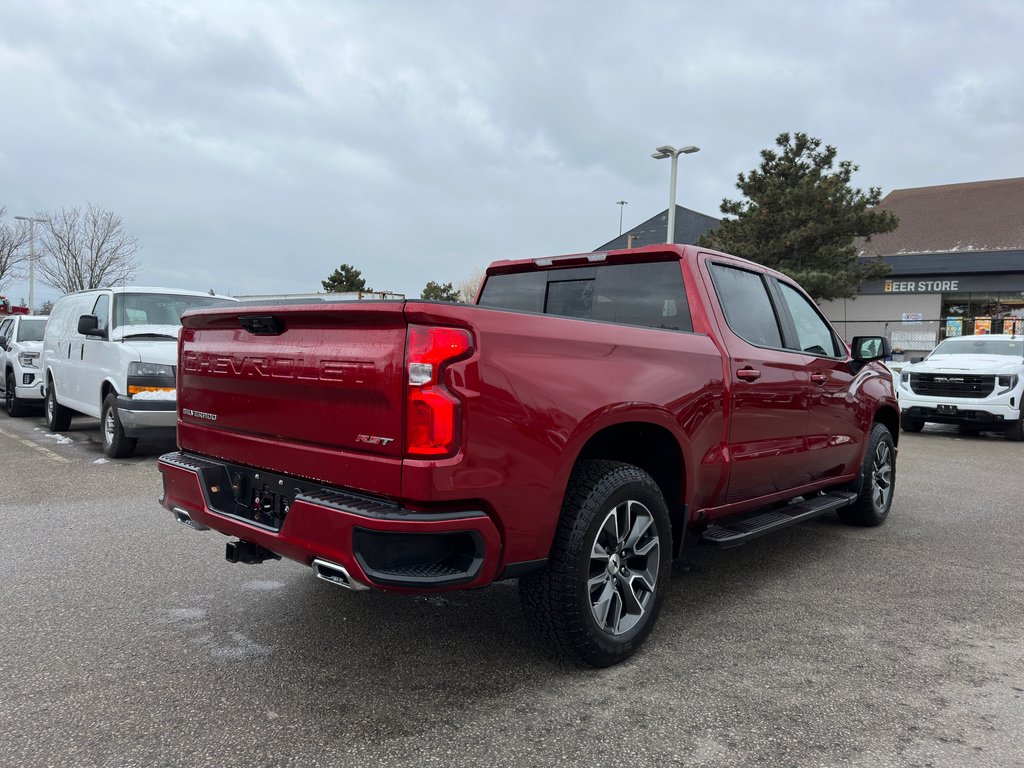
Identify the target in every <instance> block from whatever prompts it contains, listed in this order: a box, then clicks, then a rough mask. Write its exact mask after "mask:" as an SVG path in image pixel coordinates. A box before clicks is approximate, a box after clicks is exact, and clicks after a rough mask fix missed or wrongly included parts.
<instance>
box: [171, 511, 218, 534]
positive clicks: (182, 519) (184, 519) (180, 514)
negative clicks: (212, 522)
mask: <svg viewBox="0 0 1024 768" xmlns="http://www.w3.org/2000/svg"><path fill="white" fill-rule="evenodd" d="M171 514H173V515H174V519H175V520H177V521H178V522H179V523H181V524H182V525H187V526H188V527H189V528H191V529H192V530H193V531H208V530H210V529H209V528H208V527H207V526H205V525H203V524H202V523H200V522H198V521H196V520H193V519H192V515H190V514H189V513H188V512H187V511H185V510H184V509H182V508H181V507H174V509H172V510H171Z"/></svg>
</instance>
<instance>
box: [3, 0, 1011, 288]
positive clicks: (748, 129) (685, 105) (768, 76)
mask: <svg viewBox="0 0 1024 768" xmlns="http://www.w3.org/2000/svg"><path fill="white" fill-rule="evenodd" d="M1022 40H1024V3H1022V2H1019V0H1003V1H999V0H963V1H962V2H948V1H942V0H939V1H938V2H936V0H927V1H921V2H917V1H914V0H904V1H902V2H901V1H899V0H847V2H841V3H824V2H819V1H818V0H811V1H806V2H804V1H801V0H786V1H785V2H755V1H750V2H742V1H740V0H722V1H720V2H710V1H707V2H705V1H704V0H700V1H698V0H678V1H676V2H672V1H671V0H661V1H660V2H653V1H651V2H643V1H640V2H637V1H633V0H618V2H605V1H604V0H589V1H587V2H584V1H583V0H575V1H572V0H566V1H564V2H556V1H555V0H544V1H540V2H534V1H533V0H515V2H502V1H500V0H490V1H487V2H485V1H484V0H477V1H473V2H471V1H470V0H464V1H463V2H445V1H443V0H430V1H428V0H391V1H388V0H374V1H371V0H361V1H359V2H356V1H355V0H333V1H328V0H324V1H323V2H315V1H314V0H293V1H292V2H283V1H280V0H266V1H265V2H259V1H258V0H244V1H242V0H239V1H238V2H232V1H230V0H225V1H223V2H221V1H212V0H203V1H201V2H200V1H198V0H194V1H191V2H190V1H189V0H173V1H171V2H162V1H154V2H141V1H137V2H127V1H126V0H117V1H116V2H115V1H113V0H109V1H106V2H104V1H103V0H92V1H91V2H74V1H73V0H63V1H58V0H31V1H30V0H0V206H6V207H7V211H8V217H10V216H13V215H26V214H32V213H45V212H50V211H54V210H56V209H60V208H64V207H72V206H84V205H85V204H86V203H94V204H97V205H99V206H102V207H103V208H106V209H108V210H111V211H114V212H115V213H116V214H118V215H119V216H121V217H122V219H123V220H124V224H125V227H126V229H127V230H128V231H129V232H130V233H131V234H133V235H134V236H135V237H137V238H138V240H139V242H140V244H141V246H142V248H141V251H140V252H139V260H140V262H141V265H142V268H141V270H140V272H139V275H138V278H137V280H136V282H137V283H140V284H146V285H165V286H176V287H182V288H193V289H198V290H207V289H210V288H213V289H215V290H216V291H217V292H219V293H229V294H246V293H249V294H251V293H271V292H286V293H298V292H308V291H315V290H318V289H320V280H322V279H323V278H324V277H326V276H327V275H328V274H329V273H330V272H331V271H333V270H334V268H335V267H337V266H338V265H339V264H341V263H349V264H352V265H354V266H355V267H356V268H358V269H360V270H361V271H362V273H363V276H364V277H365V278H366V279H367V281H368V283H369V284H370V285H371V286H372V287H373V288H374V289H377V290H390V291H397V292H402V293H405V294H407V295H409V296H418V295H419V293H420V291H421V290H422V288H423V286H424V285H425V283H426V282H427V281H428V280H435V281H438V282H442V283H443V282H449V281H451V282H455V283H458V282H459V281H461V280H463V279H465V278H466V277H467V276H469V275H470V274H471V273H472V272H473V271H474V270H476V269H478V268H480V267H483V266H485V265H486V264H487V263H489V262H490V261H492V260H495V259H505V258H525V257H535V256H542V255H554V254H559V253H572V252H578V251H584V250H591V249H593V248H595V247H597V246H599V245H600V244H602V243H604V242H605V241H607V240H609V239H610V238H612V237H614V236H615V235H617V234H618V227H619V212H620V207H619V206H618V205H616V201H618V200H626V201H628V205H626V206H625V209H624V224H625V228H626V229H628V228H630V227H631V226H634V225H636V224H638V223H640V222H641V221H644V220H645V219H647V218H649V217H651V216H653V215H654V214H656V213H658V212H660V211H662V210H664V208H665V207H666V205H667V199H668V180H669V163H668V162H666V161H657V160H653V159H651V157H650V154H651V152H652V150H653V149H654V147H656V146H658V145H660V144H666V143H667V144H674V145H676V146H682V145H685V144H696V145H698V146H699V147H700V148H701V151H700V152H699V153H697V154H693V155H688V156H684V157H682V158H681V160H680V165H679V171H680V173H679V191H678V202H679V203H680V204H682V205H685V206H687V207H690V208H693V209H695V210H698V211H701V212H703V213H707V214H711V215H718V213H719V211H718V207H719V204H720V203H721V200H722V198H723V197H736V196H737V190H736V189H735V181H736V174H737V173H738V172H740V171H746V170H749V169H751V168H753V167H756V166H757V164H758V162H759V156H758V153H759V151H760V150H761V149H763V148H765V147H768V146H770V145H771V144H772V143H773V141H774V138H775V136H776V135H777V134H779V133H780V132H782V131H790V132H795V131H804V132H807V133H810V134H811V135H814V136H818V137H820V138H821V139H823V140H824V141H825V142H826V143H829V144H832V145H834V146H836V147H837V148H838V150H839V157H840V158H841V159H848V160H851V161H853V162H854V163H856V164H858V165H859V166H860V171H859V173H857V174H856V176H855V177H854V180H855V184H856V185H857V186H859V187H862V188H866V187H870V186H878V187H881V188H882V191H883V193H886V192H889V191H891V190H892V189H898V188H905V187H917V186H927V185H933V184H948V183H957V182H966V181H977V180H983V179H997V178H1009V177H1018V176H1024V45H1022V44H1021V41H1022ZM6 293H7V294H8V295H9V296H10V297H12V298H13V299H15V301H17V300H18V299H20V298H23V297H25V296H27V293H28V289H27V283H24V282H18V283H14V284H12V285H9V286H8V287H7V289H6ZM55 297H56V292H55V291H53V290H52V289H50V288H47V287H45V286H43V285H41V284H39V283H38V282H37V284H36V300H37V301H36V303H37V304H39V303H42V301H44V300H45V299H47V298H55Z"/></svg>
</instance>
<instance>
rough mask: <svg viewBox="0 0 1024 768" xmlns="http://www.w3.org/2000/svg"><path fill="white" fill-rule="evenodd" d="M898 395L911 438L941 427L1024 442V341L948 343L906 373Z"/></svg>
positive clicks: (1001, 338) (989, 338) (995, 338)
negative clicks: (1023, 400)
mask: <svg viewBox="0 0 1024 768" xmlns="http://www.w3.org/2000/svg"><path fill="white" fill-rule="evenodd" d="M897 392H898V395H899V401H900V426H901V427H902V428H903V429H904V430H905V431H907V432H920V431H921V429H922V428H923V427H924V425H925V423H926V422H935V423H939V424H957V425H959V426H960V428H961V429H962V430H964V431H967V432H972V431H973V432H981V431H983V430H998V431H1001V432H1003V433H1004V434H1005V435H1006V438H1007V439H1008V440H1024V421H1022V416H1021V397H1022V395H1024V337H1021V336H1008V335H985V336H959V337H956V338H949V339H946V340H945V341H943V342H942V343H941V344H939V346H937V347H936V348H935V349H934V350H932V353H931V354H930V355H928V357H926V358H925V359H924V360H922V361H921V362H919V363H913V364H911V365H907V366H904V367H903V369H902V370H901V371H900V376H899V387H898V389H897Z"/></svg>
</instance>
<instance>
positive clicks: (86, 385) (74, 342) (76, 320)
mask: <svg viewBox="0 0 1024 768" xmlns="http://www.w3.org/2000/svg"><path fill="white" fill-rule="evenodd" d="M231 301H234V299H231V298H229V297H225V296H211V295H209V294H206V293H199V292H197V291H180V290H175V289H169V288H136V287H125V288H101V289H96V290H90V291H79V292H77V293H69V294H68V295H67V296H62V297H61V298H59V299H57V302H56V303H55V304H54V305H53V309H52V310H51V311H50V319H49V322H47V324H46V333H45V335H44V337H43V354H42V376H43V384H44V386H45V406H46V407H45V413H46V426H47V427H49V429H50V430H51V431H53V432H59V431H62V430H65V429H67V428H68V427H69V426H70V424H71V418H72V416H74V415H75V414H76V413H81V414H85V415H86V416H93V417H96V418H99V419H100V427H101V429H100V435H101V437H102V441H103V451H104V453H106V454H107V455H108V456H110V457H111V458H121V457H123V456H130V455H131V454H132V453H133V452H134V450H135V445H136V442H137V440H138V438H140V437H151V438H161V437H166V438H173V437H174V430H175V425H176V423H177V402H176V389H175V387H176V383H177V382H176V373H177V362H178V332H179V331H180V330H181V314H182V313H183V312H184V311H185V310H187V309H195V308H201V307H210V306H218V305H221V304H225V303H227V302H231Z"/></svg>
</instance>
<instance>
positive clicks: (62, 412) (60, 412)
mask: <svg viewBox="0 0 1024 768" xmlns="http://www.w3.org/2000/svg"><path fill="white" fill-rule="evenodd" d="M70 426H71V409H70V408H65V407H64V406H63V405H61V404H60V403H58V402H57V388H56V387H55V386H54V385H53V382H52V381H51V382H50V383H49V385H48V386H47V387H46V428H47V429H49V430H50V431H51V432H63V431H64V430H65V429H67V428H68V427H70Z"/></svg>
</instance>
